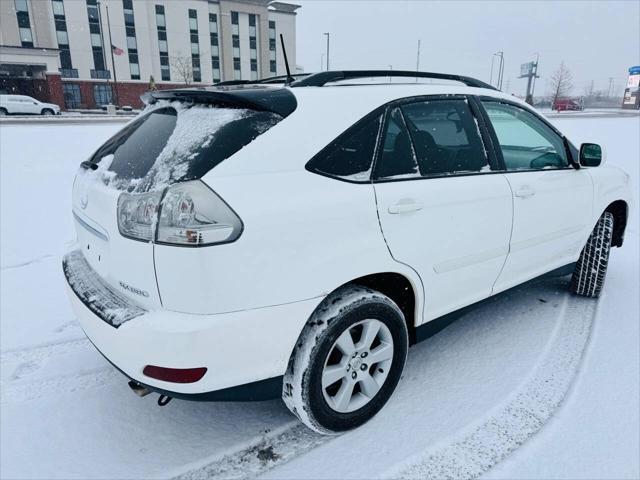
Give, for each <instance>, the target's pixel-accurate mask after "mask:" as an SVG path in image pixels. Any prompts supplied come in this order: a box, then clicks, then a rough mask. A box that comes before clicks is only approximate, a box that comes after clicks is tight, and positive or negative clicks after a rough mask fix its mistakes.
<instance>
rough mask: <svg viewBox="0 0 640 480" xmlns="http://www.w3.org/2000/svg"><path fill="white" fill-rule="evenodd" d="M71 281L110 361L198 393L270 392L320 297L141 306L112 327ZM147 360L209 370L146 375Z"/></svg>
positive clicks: (85, 324) (153, 385) (178, 392)
mask: <svg viewBox="0 0 640 480" xmlns="http://www.w3.org/2000/svg"><path fill="white" fill-rule="evenodd" d="M77 289H78V287H77V284H75V283H74V282H71V283H70V282H69V281H68V280H67V293H68V296H69V299H70V301H71V305H72V308H73V311H74V313H75V315H76V317H77V318H78V321H79V322H80V325H81V326H82V328H83V330H84V332H85V334H86V335H87V337H89V339H90V340H91V342H92V343H93V344H94V345H95V347H96V348H97V349H98V350H99V351H100V352H101V353H102V355H104V356H105V357H106V358H107V360H109V362H111V363H112V364H113V365H114V366H116V367H117V368H118V369H119V370H120V371H121V372H122V373H123V374H124V375H126V376H127V377H129V378H130V379H132V380H135V381H137V382H139V383H140V384H142V385H145V386H147V387H149V388H150V389H151V390H155V391H159V392H161V393H167V394H169V395H171V396H176V397H182V398H193V399H196V400H241V399H261V398H269V397H272V396H273V394H274V391H275V390H276V389H277V386H278V385H279V382H280V379H279V377H281V376H282V375H283V374H284V372H285V370H286V367H287V363H288V361H289V357H290V356H291V352H292V351H293V348H294V346H295V342H296V341H297V339H298V336H299V334H300V332H301V331H302V328H303V327H304V325H305V323H306V321H307V319H308V318H309V316H310V315H311V313H312V312H313V310H314V309H315V307H316V306H317V304H318V303H319V302H320V300H321V299H320V298H316V299H310V300H305V301H301V302H294V303H289V304H286V305H278V306H273V307H265V308H259V309H253V310H244V311H238V312H230V313H222V314H215V315H192V314H186V313H178V312H172V311H168V310H155V311H144V310H143V311H142V312H137V313H138V314H137V315H135V316H134V317H133V318H131V319H129V320H128V321H126V322H123V323H120V324H119V325H118V327H117V328H116V327H114V326H113V325H111V324H110V323H107V321H106V320H105V319H103V318H101V316H99V315H100V312H99V310H96V309H94V308H91V306H90V304H88V303H86V302H85V301H83V297H82V292H76V290H77ZM96 295H98V296H99V295H100V293H99V292H98V293H94V299H95V296H96ZM96 300H97V303H100V298H97V299H96ZM107 300H108V301H112V299H107ZM147 365H157V366H162V367H168V368H198V367H206V368H207V372H206V373H205V375H204V376H203V377H202V378H201V379H200V380H199V381H197V382H194V383H171V382H166V381H162V380H157V379H154V378H151V377H147V376H145V375H144V374H143V373H142V372H143V369H144V367H145V366H147Z"/></svg>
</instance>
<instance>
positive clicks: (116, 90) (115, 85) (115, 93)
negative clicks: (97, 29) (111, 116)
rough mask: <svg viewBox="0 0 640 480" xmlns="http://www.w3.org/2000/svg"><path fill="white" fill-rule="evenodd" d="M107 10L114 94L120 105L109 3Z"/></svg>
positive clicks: (106, 6) (116, 102)
mask: <svg viewBox="0 0 640 480" xmlns="http://www.w3.org/2000/svg"><path fill="white" fill-rule="evenodd" d="M104 8H106V10H107V31H108V32H109V50H110V51H111V67H112V68H113V96H114V97H115V100H116V101H115V104H116V105H118V77H117V76H116V62H115V59H114V58H113V38H112V37H111V22H110V21H109V5H107V4H105V6H104Z"/></svg>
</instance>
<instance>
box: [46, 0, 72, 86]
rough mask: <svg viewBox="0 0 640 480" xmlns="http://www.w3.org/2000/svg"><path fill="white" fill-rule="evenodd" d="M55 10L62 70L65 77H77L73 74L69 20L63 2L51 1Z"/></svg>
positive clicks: (60, 0) (58, 0)
mask: <svg viewBox="0 0 640 480" xmlns="http://www.w3.org/2000/svg"><path fill="white" fill-rule="evenodd" d="M51 7H52V9H53V19H54V24H55V27H56V39H57V41H58V50H59V51H60V53H59V55H60V70H61V73H62V76H63V77H65V76H66V77H74V76H77V72H75V74H74V72H72V71H71V70H72V69H73V64H72V63H71V51H70V49H69V34H68V33H67V19H66V17H65V12H64V3H63V2H62V0H51Z"/></svg>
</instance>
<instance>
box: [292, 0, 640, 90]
mask: <svg viewBox="0 0 640 480" xmlns="http://www.w3.org/2000/svg"><path fill="white" fill-rule="evenodd" d="M290 3H296V4H299V5H302V8H300V9H299V10H298V18H297V26H296V28H297V52H296V54H297V64H298V65H299V66H302V67H303V68H304V70H305V71H306V72H311V71H317V70H319V69H320V62H321V59H322V58H321V57H322V54H323V53H324V52H325V47H326V37H325V36H324V35H323V33H324V32H330V33H331V44H330V47H331V49H330V66H331V68H332V69H348V68H350V69H362V68H382V69H387V68H389V65H393V69H397V70H400V69H407V70H415V68H416V57H417V55H416V53H417V44H418V39H420V40H421V54H420V70H423V71H433V72H447V73H459V74H466V75H470V76H474V77H477V78H479V79H481V80H485V81H488V80H489V77H490V71H491V58H492V54H493V53H495V52H498V51H500V50H502V51H504V58H505V73H504V82H503V90H505V91H507V87H508V91H509V92H510V93H517V94H522V93H524V90H525V87H526V80H525V79H518V76H519V74H520V64H522V63H525V62H528V61H530V60H533V59H535V56H536V55H535V54H536V52H537V53H539V54H540V63H539V74H540V76H541V78H540V80H538V84H537V87H536V92H535V93H536V95H540V94H543V93H544V90H545V85H546V84H547V83H548V77H549V76H550V75H551V74H552V73H553V71H555V70H556V69H557V68H558V66H559V64H560V62H561V61H562V60H564V61H565V63H566V65H567V67H568V68H569V70H570V71H571V73H572V74H573V77H574V81H573V83H574V92H573V93H574V94H575V95H580V94H582V93H583V90H584V88H585V86H586V85H588V84H589V83H590V82H591V80H594V82H595V88H596V89H597V90H598V89H600V90H605V91H606V90H607V88H608V85H609V77H614V79H615V87H616V92H617V93H618V94H619V95H622V91H623V90H624V86H626V78H627V72H628V69H629V67H631V66H633V65H640V0H622V1H607V0H602V1H596V2H588V1H579V0H573V1H561V2H555V1H551V0H541V1H515V0H513V1H455V0H453V1H427V0H423V1H418V0H416V1H404V0H393V1H382V0H352V1H348V0H341V1H332V0H290ZM322 61H324V60H323V59H322ZM496 64H497V62H496ZM323 65H324V64H323ZM495 71H496V72H497V65H496V70H495ZM494 75H495V74H494Z"/></svg>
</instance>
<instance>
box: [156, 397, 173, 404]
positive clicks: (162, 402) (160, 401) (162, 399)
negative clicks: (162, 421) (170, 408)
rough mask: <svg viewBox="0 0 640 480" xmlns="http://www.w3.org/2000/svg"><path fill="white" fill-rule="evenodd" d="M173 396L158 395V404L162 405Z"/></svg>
mask: <svg viewBox="0 0 640 480" xmlns="http://www.w3.org/2000/svg"><path fill="white" fill-rule="evenodd" d="M172 398H173V397H170V396H169V395H160V396H159V397H158V405H159V406H161V407H164V406H165V405H166V404H167V403H169V402H170V401H171V399H172Z"/></svg>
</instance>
